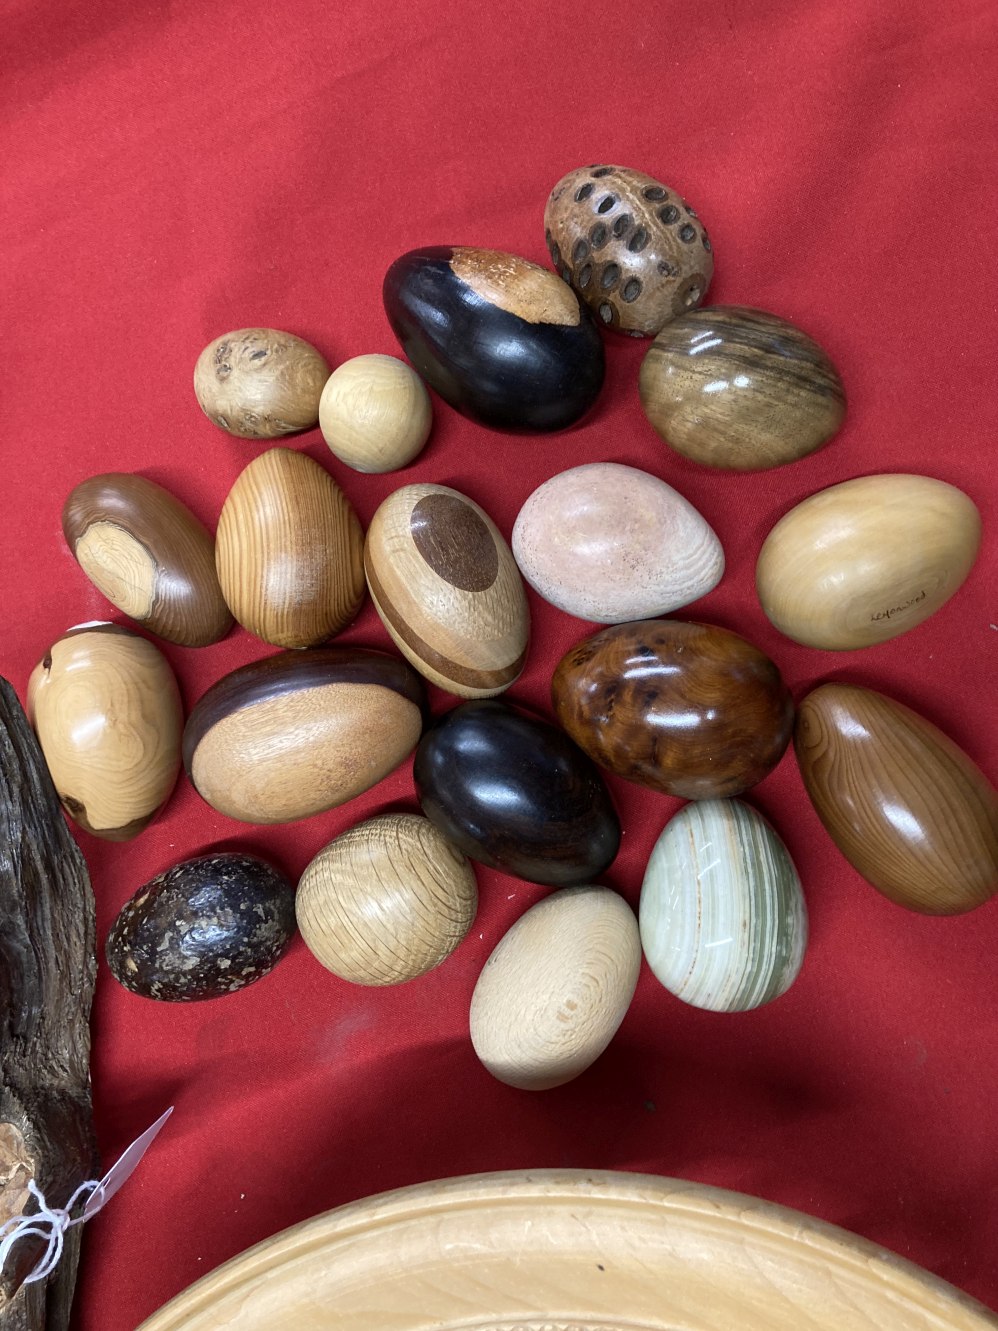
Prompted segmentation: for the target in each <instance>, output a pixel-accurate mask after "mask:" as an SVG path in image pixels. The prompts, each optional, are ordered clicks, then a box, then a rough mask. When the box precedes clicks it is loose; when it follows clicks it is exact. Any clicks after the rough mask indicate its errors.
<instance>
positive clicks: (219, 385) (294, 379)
mask: <svg viewBox="0 0 998 1331" xmlns="http://www.w3.org/2000/svg"><path fill="white" fill-rule="evenodd" d="M328 378H329V365H328V363H327V361H326V360H325V358H324V357H323V356H321V355H320V354H319V352H318V351H316V349H315V347H313V346H312V344H311V343H310V342H306V341H304V340H303V339H302V338H300V337H295V335H294V334H293V333H283V332H280V331H279V330H278V329H276V328H238V329H236V330H235V332H232V333H225V334H223V335H222V336H221V337H216V338H215V340H214V342H209V343H208V345H207V346H206V347H205V349H204V351H202V352H201V355H200V356H199V357H198V359H197V364H196V365H195V367H194V393H195V395H196V397H197V400H198V404H199V406H200V407H201V410H202V411H203V412H204V414H205V415H206V416H207V417H208V419H209V420H211V421H214V423H215V424H216V425H218V426H220V427H221V429H223V430H227V431H228V433H229V434H234V435H237V436H238V437H239V438H241V439H280V438H281V437H282V436H284V435H286V434H295V433H297V432H298V431H300V430H311V429H312V427H313V426H314V425H316V424H317V423H318V420H319V399H320V397H321V396H322V390H323V387H324V385H325V383H326V380H327V379H328Z"/></svg>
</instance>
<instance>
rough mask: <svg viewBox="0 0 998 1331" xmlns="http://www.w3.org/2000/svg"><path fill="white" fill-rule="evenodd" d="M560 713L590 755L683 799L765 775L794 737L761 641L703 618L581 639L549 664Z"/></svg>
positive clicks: (741, 786) (716, 793)
mask: <svg viewBox="0 0 998 1331" xmlns="http://www.w3.org/2000/svg"><path fill="white" fill-rule="evenodd" d="M552 697H553V699H554V707H555V713H556V715H557V717H558V720H559V721H560V722H561V724H562V725H563V726H564V727H565V729H566V730H567V731H568V733H569V734H570V735H571V736H572V738H573V739H574V740H575V742H576V743H577V744H578V745H579V746H580V748H582V749H584V750H585V752H586V753H588V754H589V756H590V758H592V759H593V760H594V761H595V762H597V763H599V764H600V765H601V766H603V767H606V768H608V769H609V770H610V771H611V772H615V773H616V774H617V776H622V777H625V778H626V779H627V780H628V781H636V782H637V783H638V784H639V785H642V786H650V787H651V788H652V789H653V790H661V791H664V793H665V794H667V795H678V796H679V797H680V798H681V799H691V800H700V799H721V798H724V797H726V796H729V795H737V794H739V793H740V792H741V791H743V790H747V789H748V788H749V787H750V786H754V785H755V784H756V783H757V782H759V781H761V780H762V779H763V777H764V776H766V775H767V774H768V773H769V772H770V771H772V769H773V768H774V767H775V766H776V764H777V763H778V762H779V760H780V758H781V757H782V756H783V752H784V750H785V749H786V747H787V745H788V744H789V743H790V733H791V729H792V727H793V715H794V709H793V702H792V700H791V697H790V693H789V691H788V690H787V687H786V685H785V684H784V683H783V680H782V678H781V677H780V672H779V670H777V668H776V666H775V665H774V664H773V662H772V661H771V660H770V659H769V657H768V656H766V655H765V654H764V653H763V652H761V651H759V649H758V647H753V645H752V644H751V643H750V642H746V640H745V639H744V638H741V637H739V635H738V634H737V633H729V632H728V630H727V629H721V628H715V627H713V626H711V625H708V624H690V623H686V622H684V621H682V620H678V619H648V620H641V621H639V622H638V623H634V624H617V625H615V626H614V627H612V628H608V629H603V630H601V632H599V633H595V634H593V635H592V636H591V637H589V638H585V639H583V641H582V642H580V643H578V644H577V645H576V646H575V647H573V648H571V649H570V650H569V651H568V652H566V654H565V655H564V656H563V657H562V659H561V661H560V663H559V665H558V667H557V669H556V670H555V674H554V680H553V683H552Z"/></svg>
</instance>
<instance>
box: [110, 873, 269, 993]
mask: <svg viewBox="0 0 998 1331" xmlns="http://www.w3.org/2000/svg"><path fill="white" fill-rule="evenodd" d="M294 931H295V894H294V888H293V887H292V886H291V884H290V882H289V881H288V880H287V878H285V877H284V875H283V874H281V873H278V872H277V870H276V869H274V868H272V867H271V865H269V864H267V863H266V861H265V860H261V859H258V858H257V856H255V855H246V854H241V853H236V852H215V853H213V854H208V855H198V856H195V857H194V858H193V859H189V860H184V861H183V862H182V863H180V864H175V865H174V866H173V868H171V869H167V870H165V871H164V872H163V873H161V874H157V875H156V877H155V878H153V879H151V880H150V881H149V882H148V883H146V884H145V885H144V886H143V887H140V888H139V890H138V892H136V894H135V896H133V897H132V899H131V901H128V902H126V904H125V905H124V906H123V907H122V909H121V913H120V914H119V916H118V918H117V920H116V921H115V922H114V925H113V926H112V928H111V932H110V933H109V934H108V937H107V944H106V947H105V954H106V956H107V964H108V966H109V967H110V969H111V974H112V975H113V976H114V978H115V979H116V980H117V981H118V982H119V983H120V984H122V985H124V987H125V988H126V989H129V990H131V992H132V993H133V994H141V995H142V996H143V997H145V998H156V999H159V1000H160V1001H161V1002H165V1003H191V1002H194V1001H195V1000H197V999H203V998H220V997H221V996H222V995H223V994H231V993H235V992H236V991H237V990H239V989H245V988H246V986H247V985H248V984H253V982H254V981H255V980H260V979H262V978H263V976H265V975H268V974H269V973H270V972H271V971H272V970H273V969H274V967H275V966H276V965H277V963H278V961H280V959H281V957H282V956H284V954H285V952H286V951H287V949H288V945H289V944H290V942H291V939H292V937H293V936H294Z"/></svg>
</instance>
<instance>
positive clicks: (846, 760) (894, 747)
mask: <svg viewBox="0 0 998 1331" xmlns="http://www.w3.org/2000/svg"><path fill="white" fill-rule="evenodd" d="M794 745H795V748H796V752H797V762H798V764H799V766H800V770H801V776H802V777H803V778H804V785H805V787H806V789H807V793H808V795H809V796H810V797H811V802H812V803H813V804H814V807H815V809H816V810H817V812H818V817H819V818H820V819H821V821H822V822H823V823H824V825H825V827H826V829H827V830H828V833H829V835H830V836H831V838H832V840H833V841H834V842H835V844H836V845H837V846H838V848H839V850H841V852H842V854H843V855H845V857H846V859H847V860H848V861H849V862H850V864H852V866H853V867H854V868H855V869H856V870H857V871H858V872H859V873H860V874H862V876H863V877H864V878H865V879H866V880H867V882H869V883H872V884H873V886H874V887H875V888H877V889H878V890H879V891H880V892H882V893H883V894H884V896H886V897H889V898H890V900H891V901H896V902H897V903H898V904H899V905H901V906H907V907H908V909H909V910H915V911H920V912H922V913H924V914H927V915H955V914H959V913H961V912H963V911H968V910H972V909H973V908H974V907H975V906H980V905H981V904H982V903H983V902H985V901H987V900H988V899H989V898H990V897H992V896H994V894H995V893H996V892H998V794H996V792H995V789H994V787H993V786H992V785H991V783H990V782H989V781H988V779H987V777H986V776H985V775H984V773H983V772H982V771H981V770H980V768H979V767H977V766H976V764H975V763H973V762H972V761H971V759H970V758H969V757H968V756H967V754H966V753H964V751H963V750H962V749H961V748H959V747H958V746H957V745H956V744H954V743H953V741H952V740H951V739H950V738H949V737H948V736H947V735H944V734H943V732H942V731H941V730H939V729H937V728H936V726H934V725H932V723H931V722H929V721H927V720H926V719H925V718H924V717H923V716H919V715H918V713H917V712H913V711H912V710H911V709H910V708H908V707H905V706H904V705H903V704H902V703H899V702H895V701H894V700H893V699H892V698H888V697H885V696H884V695H883V694H882V693H877V692H875V691H874V690H873V689H864V688H859V687H857V686H856V685H853V684H822V685H820V686H819V687H818V688H816V689H814V690H813V691H812V692H811V693H809V694H808V695H807V697H806V698H805V699H804V701H803V702H802V703H801V705H800V711H799V714H798V718H797V726H796V732H795V735H794Z"/></svg>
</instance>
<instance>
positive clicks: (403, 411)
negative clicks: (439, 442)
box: [319, 355, 433, 472]
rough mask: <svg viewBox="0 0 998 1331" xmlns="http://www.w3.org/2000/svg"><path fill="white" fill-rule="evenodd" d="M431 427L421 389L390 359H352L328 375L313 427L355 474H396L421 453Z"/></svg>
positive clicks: (413, 373) (430, 413) (423, 388)
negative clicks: (317, 422)
mask: <svg viewBox="0 0 998 1331" xmlns="http://www.w3.org/2000/svg"><path fill="white" fill-rule="evenodd" d="M432 424H433V408H432V407H431V406H430V395H429V393H428V392H427V391H426V385H425V384H424V383H423V381H422V379H420V377H419V375H418V374H417V373H416V371H415V370H414V369H413V368H412V367H411V366H410V365H406V363H405V362H404V361H401V360H399V359H398V358H397V357H395V356H379V355H369V356H354V358H353V359H352V360H348V361H344V362H343V364H342V365H339V366H337V368H336V369H335V370H334V371H333V373H332V374H331V375H330V376H329V379H328V380H327V382H326V386H325V388H324V389H323V390H322V397H321V399H320V401H319V429H320V430H321V431H322V437H323V439H325V441H326V443H327V444H328V445H329V447H330V449H331V451H332V452H333V453H334V454H335V455H336V457H338V458H339V460H340V461H341V462H345V463H346V465H347V466H348V467H353V468H354V470H355V471H363V472H384V471H397V470H398V469H399V468H400V467H404V466H406V465H407V464H408V463H410V462H411V461H412V460H413V458H415V457H416V456H417V455H418V454H419V453H420V452H421V450H422V448H423V445H424V444H425V443H426V441H427V439H428V438H429V434H430V427H431V425H432Z"/></svg>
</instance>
